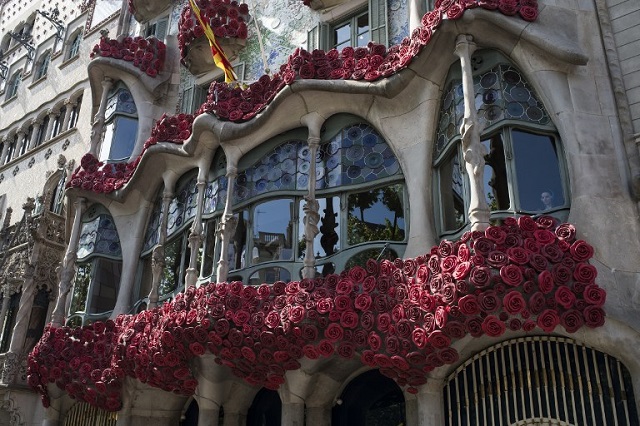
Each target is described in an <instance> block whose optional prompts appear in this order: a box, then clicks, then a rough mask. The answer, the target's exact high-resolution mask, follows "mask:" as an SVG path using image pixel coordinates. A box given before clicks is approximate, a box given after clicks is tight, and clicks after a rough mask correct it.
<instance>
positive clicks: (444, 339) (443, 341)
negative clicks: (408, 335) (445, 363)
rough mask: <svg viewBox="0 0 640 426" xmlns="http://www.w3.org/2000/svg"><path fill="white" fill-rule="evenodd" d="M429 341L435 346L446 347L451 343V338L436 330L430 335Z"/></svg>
mask: <svg viewBox="0 0 640 426" xmlns="http://www.w3.org/2000/svg"><path fill="white" fill-rule="evenodd" d="M429 343H430V344H431V345H432V346H433V347H434V348H446V347H448V346H450V345H451V339H450V338H449V336H447V335H446V334H444V333H443V332H442V331H440V330H436V331H434V332H432V333H431V334H430V335H429Z"/></svg>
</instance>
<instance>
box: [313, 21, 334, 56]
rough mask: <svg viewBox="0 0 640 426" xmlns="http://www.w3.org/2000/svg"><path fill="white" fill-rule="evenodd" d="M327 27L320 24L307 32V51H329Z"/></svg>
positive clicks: (329, 42)
mask: <svg viewBox="0 0 640 426" xmlns="http://www.w3.org/2000/svg"><path fill="white" fill-rule="evenodd" d="M330 34H331V32H330V30H329V25H327V24H324V23H321V24H318V25H317V26H316V27H314V28H312V29H311V30H309V31H308V32H307V51H309V52H313V51H314V49H322V50H329V49H330V48H331V40H330V37H329V36H330Z"/></svg>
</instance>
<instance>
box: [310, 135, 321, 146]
mask: <svg viewBox="0 0 640 426" xmlns="http://www.w3.org/2000/svg"><path fill="white" fill-rule="evenodd" d="M307 143H308V144H309V147H310V148H317V147H318V146H319V145H320V138H317V137H315V136H309V137H308V138H307Z"/></svg>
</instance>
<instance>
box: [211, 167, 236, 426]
mask: <svg viewBox="0 0 640 426" xmlns="http://www.w3.org/2000/svg"><path fill="white" fill-rule="evenodd" d="M237 176H238V169H237V168H236V166H235V165H228V166H227V199H226V201H225V207H224V214H223V215H222V222H221V223H220V235H219V238H220V260H218V270H217V271H216V282H219V283H221V282H225V281H226V280H227V276H228V275H229V260H228V259H227V257H228V255H229V243H230V242H231V238H233V234H235V232H236V226H237V225H238V218H236V217H234V216H233V209H232V207H231V201H232V200H233V190H234V187H235V184H236V177H237ZM226 415H227V414H226V412H225V416H226ZM225 426H227V422H226V420H225Z"/></svg>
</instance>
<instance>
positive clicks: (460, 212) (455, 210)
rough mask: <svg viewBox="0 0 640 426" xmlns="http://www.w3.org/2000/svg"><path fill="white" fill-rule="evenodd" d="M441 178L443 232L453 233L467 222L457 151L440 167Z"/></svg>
mask: <svg viewBox="0 0 640 426" xmlns="http://www.w3.org/2000/svg"><path fill="white" fill-rule="evenodd" d="M439 178H440V179H439V182H440V210H441V212H442V227H443V231H452V230H455V229H458V228H460V227H462V225H464V222H465V213H464V188H463V183H462V169H461V168H460V160H459V158H458V153H457V151H454V152H453V153H452V154H451V155H450V156H449V158H448V159H447V160H445V161H444V162H443V164H442V165H441V166H440V169H439Z"/></svg>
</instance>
